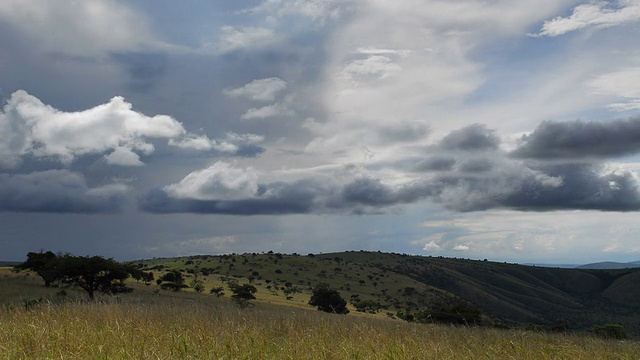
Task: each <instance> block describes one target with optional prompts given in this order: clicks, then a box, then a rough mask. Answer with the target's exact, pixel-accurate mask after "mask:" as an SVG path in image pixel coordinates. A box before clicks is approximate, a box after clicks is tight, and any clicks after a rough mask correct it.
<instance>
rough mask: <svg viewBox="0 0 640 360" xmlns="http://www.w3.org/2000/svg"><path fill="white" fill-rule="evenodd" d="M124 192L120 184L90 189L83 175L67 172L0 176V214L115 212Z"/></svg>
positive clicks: (125, 190)
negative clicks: (7, 212) (6, 212)
mask: <svg viewBox="0 0 640 360" xmlns="http://www.w3.org/2000/svg"><path fill="white" fill-rule="evenodd" d="M127 191H128V188H127V187H126V186H124V185H121V184H110V185H104V186H101V187H94V188H90V187H88V186H87V183H86V181H85V178H84V176H82V175H81V174H79V173H74V172H71V171H68V170H47V171H40V172H33V173H30V174H21V175H9V174H0V212H5V211H10V212H49V213H87V214H96V213H115V212H119V211H120V210H121V209H122V208H123V206H124V204H125V201H126V196H125V195H126V192H127Z"/></svg>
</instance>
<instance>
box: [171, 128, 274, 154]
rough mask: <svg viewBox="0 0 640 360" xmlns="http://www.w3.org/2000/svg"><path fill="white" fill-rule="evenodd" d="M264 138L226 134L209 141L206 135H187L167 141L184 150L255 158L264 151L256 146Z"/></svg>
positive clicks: (254, 135) (253, 135)
mask: <svg viewBox="0 0 640 360" xmlns="http://www.w3.org/2000/svg"><path fill="white" fill-rule="evenodd" d="M263 140H264V136H261V135H256V134H236V133H233V132H228V133H227V134H226V136H225V138H223V139H220V140H213V139H210V138H209V137H208V136H206V135H195V134H188V135H186V136H184V137H182V138H178V139H169V145H171V146H175V147H177V148H180V149H184V150H192V151H209V152H214V153H217V154H221V155H232V156H243V157H255V156H257V155H258V154H261V153H263V152H264V151H265V149H264V148H262V147H260V146H258V145H257V144H259V143H261V142H262V141H263Z"/></svg>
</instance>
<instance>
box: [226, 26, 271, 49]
mask: <svg viewBox="0 0 640 360" xmlns="http://www.w3.org/2000/svg"><path fill="white" fill-rule="evenodd" d="M275 40H276V34H275V32H274V31H273V30H272V29H267V28H262V27H241V28H235V27H233V26H223V27H222V28H221V29H220V37H219V39H218V45H217V51H218V52H219V53H221V54H225V53H229V52H233V51H239V50H245V49H248V50H253V49H257V48H263V47H265V46H267V45H269V44H272V43H273V42H275Z"/></svg>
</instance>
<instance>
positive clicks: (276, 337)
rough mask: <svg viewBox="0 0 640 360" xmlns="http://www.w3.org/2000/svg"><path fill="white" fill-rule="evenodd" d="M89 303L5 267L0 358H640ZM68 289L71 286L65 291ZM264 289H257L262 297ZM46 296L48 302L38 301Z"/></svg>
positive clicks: (565, 338)
mask: <svg viewBox="0 0 640 360" xmlns="http://www.w3.org/2000/svg"><path fill="white" fill-rule="evenodd" d="M133 285H134V287H135V291H134V292H133V293H130V294H121V295H119V296H117V297H115V296H101V297H98V298H97V299H96V301H93V302H88V301H86V300H85V298H86V296H84V294H83V293H82V292H77V291H75V290H73V289H60V288H49V289H46V288H44V287H43V286H42V282H41V281H39V279H38V278H37V277H35V276H27V275H25V274H23V273H21V274H14V273H11V272H10V271H9V270H7V269H5V270H1V271H0V289H2V291H1V292H0V302H1V303H2V308H1V309H0V324H2V325H1V326H0V359H638V358H639V354H640V343H638V342H635V341H630V340H624V341H619V340H605V339H600V338H595V337H592V336H587V335H584V334H583V335H575V334H550V333H543V332H529V331H523V330H513V329H512V330H504V329H495V328H486V327H465V326H458V327H456V326H451V325H434V324H415V323H407V322H404V321H401V320H398V319H391V318H387V317H386V316H375V315H371V314H360V313H357V312H352V313H350V314H349V315H346V316H345V315H334V314H326V313H321V312H318V311H316V310H314V309H311V308H310V307H302V306H289V305H287V304H288V302H286V301H285V302H284V305H283V304H274V303H269V300H268V299H263V300H261V301H256V302H255V306H254V307H250V308H247V309H240V308H239V307H238V306H236V305H235V304H234V303H232V302H231V301H230V300H229V298H228V297H227V296H223V297H217V296H214V295H209V294H197V293H194V292H188V291H187V292H185V291H181V292H173V291H164V290H159V289H158V287H157V286H155V285H148V286H146V285H141V284H133ZM62 290H64V292H62ZM257 295H258V294H257ZM40 299H42V300H40Z"/></svg>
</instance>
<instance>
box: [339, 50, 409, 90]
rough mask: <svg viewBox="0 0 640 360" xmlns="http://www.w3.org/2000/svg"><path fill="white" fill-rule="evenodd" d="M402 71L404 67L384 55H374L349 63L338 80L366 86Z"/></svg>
mask: <svg viewBox="0 0 640 360" xmlns="http://www.w3.org/2000/svg"><path fill="white" fill-rule="evenodd" d="M400 71H402V67H401V66H400V65H398V64H397V63H395V62H394V61H393V60H392V59H390V58H389V57H387V56H383V55H372V56H368V57H366V58H364V59H358V60H353V61H351V62H349V63H347V64H346V65H345V66H344V67H343V68H342V69H341V70H340V72H339V73H338V78H340V79H342V80H343V81H347V82H350V83H352V84H353V85H355V86H357V85H361V84H362V85H366V84H367V83H370V82H374V81H377V80H383V79H385V78H388V77H390V76H393V75H394V74H396V73H398V72H400Z"/></svg>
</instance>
